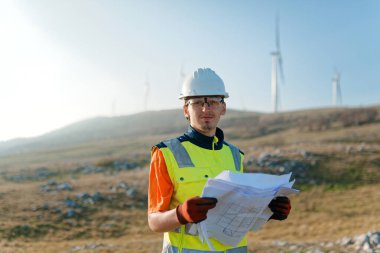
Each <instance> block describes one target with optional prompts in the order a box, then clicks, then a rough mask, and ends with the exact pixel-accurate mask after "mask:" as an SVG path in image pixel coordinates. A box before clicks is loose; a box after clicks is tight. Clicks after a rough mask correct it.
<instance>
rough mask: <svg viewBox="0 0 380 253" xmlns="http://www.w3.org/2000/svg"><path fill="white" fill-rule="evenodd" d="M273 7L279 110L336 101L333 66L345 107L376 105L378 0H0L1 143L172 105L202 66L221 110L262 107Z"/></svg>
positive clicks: (379, 89) (266, 102) (266, 108)
mask: <svg viewBox="0 0 380 253" xmlns="http://www.w3.org/2000/svg"><path fill="white" fill-rule="evenodd" d="M276 16H277V17H278V19H279V37H280V48H281V55H282V60H283V72H284V81H281V82H280V83H279V94H280V95H279V96H280V109H279V110H280V111H294V110H303V109H309V108H320V107H329V106H332V78H333V77H334V73H335V71H339V72H340V74H341V79H340V84H341V92H342V106H348V107H358V106H368V105H378V104H380V76H379V72H380V63H379V58H380V57H379V56H380V32H379V31H380V1H378V0H355V1H353V0H334V1H330V0H309V1H304V0H281V1H280V0H278V1H274V0H266V1H259V0H252V1H249V0H246V1H243V0H235V1H229V0H228V1H227V0H191V1H185V0H162V1H156V0H140V1H132V0H125V1H122V0H107V1H106V0H80V1H77V0H56V1H50V0H22V1H21V0H16V1H13V0H0V115H1V120H0V141H6V140H10V139H13V138H19V137H32V136H38V135H42V134H44V133H47V132H49V131H52V130H55V129H59V128H61V127H64V126H67V125H69V124H72V123H74V122H77V121H80V120H84V119H88V118H92V117H99V116H106V117H113V116H121V115H129V114H133V113H139V112H143V111H144V110H149V111H150V110H164V109H175V108H180V107H181V105H182V104H181V101H180V100H178V96H179V93H180V89H181V73H184V74H186V75H189V74H191V73H192V72H193V71H194V70H196V69H197V68H204V67H210V68H212V69H213V70H215V71H216V73H217V74H218V75H219V76H220V77H221V78H222V79H223V81H224V83H225V86H226V90H227V92H228V93H229V94H230V97H229V98H228V99H227V101H226V102H227V107H228V108H231V109H239V110H248V111H259V112H268V113H269V112H271V111H272V102H271V68H272V59H271V52H273V51H275V50H276V43H275V27H276ZM147 84H148V85H147ZM147 87H148V88H147ZM145 98H147V99H145ZM145 101H146V102H145Z"/></svg>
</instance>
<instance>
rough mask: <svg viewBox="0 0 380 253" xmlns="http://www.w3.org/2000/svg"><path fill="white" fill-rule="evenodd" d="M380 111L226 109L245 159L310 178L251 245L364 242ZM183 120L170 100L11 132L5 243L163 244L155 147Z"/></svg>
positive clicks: (377, 178)
mask: <svg viewBox="0 0 380 253" xmlns="http://www.w3.org/2000/svg"><path fill="white" fill-rule="evenodd" d="M379 116H380V106H377V107H368V108H339V109H317V110H305V111H296V112H286V113H279V114H276V115H273V114H259V113H254V112H242V111H229V112H228V114H227V115H226V116H225V117H224V118H223V120H222V123H221V127H222V128H223V129H224V131H225V133H226V138H227V141H230V142H233V143H235V144H237V145H239V147H240V148H241V149H242V150H243V151H244V152H245V169H246V171H248V172H250V171H254V172H260V171H262V172H266V173H271V174H281V173H287V172H292V173H293V174H292V175H293V177H294V178H295V179H296V184H295V187H296V188H297V189H301V193H300V194H299V195H297V196H292V198H291V199H292V212H291V215H290V217H289V218H288V219H287V220H286V221H282V222H272V221H270V222H268V224H265V226H264V227H263V229H262V230H260V231H258V232H253V231H251V232H249V234H248V237H249V252H256V253H264V252H265V253H276V252H347V253H348V252H365V251H360V250H358V247H361V245H363V244H362V242H363V238H364V237H363V236H365V235H366V233H368V232H369V231H380V227H379V224H378V210H379V208H380V203H379V201H378V199H379V197H380V196H379V191H378V189H379V185H380V119H379ZM185 128H186V121H185V119H184V118H183V116H182V113H181V111H179V110H167V111H159V112H145V113H141V114H136V115H131V116H123V117H116V118H95V119H90V120H85V121H82V122H78V123H76V124H73V125H70V126H67V127H64V128H62V129H60V130H57V131H54V132H51V133H48V134H46V135H43V136H40V137H38V138H32V139H26V140H14V141H10V142H7V143H2V145H1V147H0V150H1V151H0V152H1V155H0V211H1V213H2V215H1V217H0V224H1V227H0V248H1V252H12V253H15V252H31V253H33V252H52V253H53V252H54V253H55V252H136V253H145V252H160V248H161V247H162V235H161V234H158V233H153V232H151V231H150V230H149V228H148V225H147V219H146V208H147V188H148V178H149V176H148V173H149V159H150V153H149V152H150V148H151V146H152V145H154V144H155V143H157V142H159V141H160V140H162V139H164V138H169V137H171V136H176V135H179V134H181V133H182V132H183V131H184V129H185ZM359 235H360V236H359ZM375 235H376V234H375ZM360 238H362V240H359V239H360ZM348 242H350V243H348ZM41 249H43V250H41Z"/></svg>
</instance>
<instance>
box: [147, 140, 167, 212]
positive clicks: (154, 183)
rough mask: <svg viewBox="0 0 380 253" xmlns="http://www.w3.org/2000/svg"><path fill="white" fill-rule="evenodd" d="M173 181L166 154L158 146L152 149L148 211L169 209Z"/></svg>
mask: <svg viewBox="0 0 380 253" xmlns="http://www.w3.org/2000/svg"><path fill="white" fill-rule="evenodd" d="M172 193H173V183H172V181H171V179H170V176H169V173H168V169H167V167H166V163H165V159H164V155H163V154H162V152H161V150H159V149H158V148H157V147H156V148H154V149H153V150H152V159H151V162H150V172H149V192H148V213H154V212H159V211H166V210H169V205H170V200H171V197H172Z"/></svg>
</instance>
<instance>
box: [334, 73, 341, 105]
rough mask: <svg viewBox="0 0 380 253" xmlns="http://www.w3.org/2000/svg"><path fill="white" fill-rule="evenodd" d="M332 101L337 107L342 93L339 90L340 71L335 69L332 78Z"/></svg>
mask: <svg viewBox="0 0 380 253" xmlns="http://www.w3.org/2000/svg"><path fill="white" fill-rule="evenodd" d="M332 92H333V96H332V103H333V106H335V107H337V106H339V105H341V104H342V93H341V90H340V73H339V72H338V71H336V70H335V76H334V77H333V79H332Z"/></svg>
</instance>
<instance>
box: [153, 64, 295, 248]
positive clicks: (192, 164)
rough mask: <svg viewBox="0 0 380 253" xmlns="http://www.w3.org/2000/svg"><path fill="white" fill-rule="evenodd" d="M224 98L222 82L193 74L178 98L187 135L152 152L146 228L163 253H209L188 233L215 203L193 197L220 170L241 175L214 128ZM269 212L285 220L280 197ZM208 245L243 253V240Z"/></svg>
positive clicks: (206, 73) (205, 72)
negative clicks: (158, 236) (159, 237)
mask: <svg viewBox="0 0 380 253" xmlns="http://www.w3.org/2000/svg"><path fill="white" fill-rule="evenodd" d="M226 98H228V93H227V92H226V91H225V87H224V82H223V80H222V79H221V78H220V77H219V76H218V75H217V74H216V73H215V72H214V71H213V70H211V69H209V68H205V69H198V70H196V71H195V72H194V73H193V75H191V76H190V77H189V78H187V79H186V80H185V81H184V84H183V87H182V93H181V95H180V99H183V100H184V105H183V113H184V116H185V117H186V119H187V120H188V121H189V123H190V126H189V128H188V131H187V132H186V133H185V134H184V135H182V136H180V137H178V138H174V139H170V140H166V141H163V142H161V143H159V144H158V145H156V146H154V147H153V148H152V159H151V167H150V175H149V196H148V199H149V200H148V202H149V203H148V223H149V227H150V228H151V229H152V230H153V231H155V232H165V234H164V246H163V251H162V252H164V253H177V252H183V253H195V252H196V253H200V252H210V249H209V247H208V245H207V244H206V243H202V242H201V241H200V240H199V237H198V235H194V234H191V233H190V231H189V227H190V226H191V224H192V223H198V222H200V221H202V220H204V219H206V218H207V212H208V210H210V209H212V208H214V207H215V206H216V204H217V199H215V198H205V197H203V198H201V197H199V196H200V195H201V193H202V190H203V187H204V185H205V183H206V181H207V179H208V178H213V177H215V176H217V175H218V174H219V173H220V172H222V171H224V170H230V171H233V172H241V173H242V172H243V159H244V154H243V153H242V152H241V151H240V150H239V149H238V148H236V147H235V146H233V145H232V144H229V143H227V142H225V141H224V135H223V131H222V130H221V129H220V128H218V127H217V126H218V123H219V120H220V117H221V116H223V115H224V114H225V113H226V103H225V101H224V99H226ZM269 207H270V208H271V210H272V211H273V215H272V217H271V218H272V219H277V220H283V219H286V218H287V216H288V214H289V212H290V208H291V206H290V201H289V199H288V198H286V197H281V198H277V199H274V200H272V202H271V203H270V204H269ZM210 241H211V243H212V245H213V246H214V248H215V250H216V252H228V253H241V252H248V249H247V240H246V237H245V238H244V239H243V240H242V241H241V242H240V243H239V244H238V245H237V246H236V247H231V246H228V245H224V244H222V243H220V242H219V241H217V240H214V239H212V238H211V239H210Z"/></svg>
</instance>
